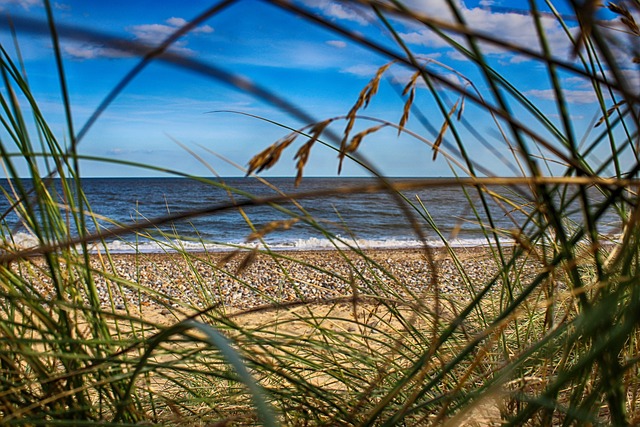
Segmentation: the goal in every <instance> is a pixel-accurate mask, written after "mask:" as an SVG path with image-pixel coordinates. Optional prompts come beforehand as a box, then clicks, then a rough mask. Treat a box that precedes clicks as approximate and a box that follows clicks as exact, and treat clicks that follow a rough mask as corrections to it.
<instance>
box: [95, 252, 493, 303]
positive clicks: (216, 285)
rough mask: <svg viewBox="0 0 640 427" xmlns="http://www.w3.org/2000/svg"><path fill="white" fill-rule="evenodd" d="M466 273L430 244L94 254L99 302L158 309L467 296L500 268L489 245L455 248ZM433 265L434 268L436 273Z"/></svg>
mask: <svg viewBox="0 0 640 427" xmlns="http://www.w3.org/2000/svg"><path fill="white" fill-rule="evenodd" d="M452 250H453V251H454V253H455V256H456V258H457V259H458V260H459V261H460V262H461V265H462V266H463V268H464V271H465V272H466V273H467V274H468V279H469V280H468V281H466V282H465V280H463V278H462V277H461V275H460V273H459V272H458V269H457V268H456V265H455V263H454V262H453V257H452V255H451V253H448V252H447V251H446V250H445V249H443V248H437V249H430V250H428V251H425V250H417V249H407V250H368V251H364V252H363V253H355V252H348V251H347V252H345V251H337V250H320V251H293V252H274V253H270V254H268V253H262V252H261V253H257V252H250V251H243V252H225V253H222V252H209V253H189V254H179V253H162V254H159V253H148V254H112V255H110V258H109V259H108V258H107V257H106V256H104V255H101V254H95V255H93V256H92V263H93V267H94V268H95V269H96V271H100V270H102V271H107V272H108V273H111V274H113V275H114V276H116V277H119V278H121V279H123V280H124V282H118V281H117V280H113V278H109V277H108V276H102V275H100V274H98V275H96V277H95V280H96V284H97V288H98V291H99V293H100V299H101V303H102V305H103V306H105V307H109V306H112V307H113V308H115V309H117V310H121V309H124V308H125V305H126V306H130V307H144V308H148V309H157V310H165V311H166V310H173V309H184V310H187V311H191V310H190V309H204V308H206V307H208V306H212V305H220V306H224V308H225V310H226V311H228V312H230V313H233V312H237V311H243V310H250V309H255V308H256V307H261V306H265V305H282V304H294V303H296V302H314V301H326V300H337V299H341V298H343V299H348V298H352V297H353V296H354V295H357V296H358V297H367V296H384V297H385V298H387V297H388V298H393V297H395V298H397V299H399V300H402V299H405V300H407V299H412V300H415V299H420V298H422V297H425V298H426V297H433V296H434V295H436V294H437V295H438V296H439V297H442V298H446V299H450V300H454V301H458V302H463V301H465V300H468V299H469V298H471V296H472V294H473V293H474V292H475V291H476V290H477V289H478V288H479V287H481V286H482V285H483V284H485V283H486V282H487V281H488V280H489V279H490V278H491V277H492V276H493V275H494V274H495V272H496V271H497V269H496V265H495V262H494V261H493V260H492V258H491V257H490V253H489V251H488V250H487V249H486V248H481V247H460V248H454V249H452ZM434 272H435V274H434Z"/></svg>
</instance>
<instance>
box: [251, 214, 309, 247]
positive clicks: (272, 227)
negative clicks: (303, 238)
mask: <svg viewBox="0 0 640 427" xmlns="http://www.w3.org/2000/svg"><path fill="white" fill-rule="evenodd" d="M296 222H298V218H291V219H286V220H280V221H271V222H270V223H268V224H267V225H265V226H264V227H262V228H261V229H260V230H258V231H255V232H253V233H251V234H250V235H249V237H247V242H254V241H256V240H258V239H261V238H263V237H264V236H266V235H267V234H269V233H272V232H274V231H276V230H278V229H280V230H289V229H290V228H291V227H292V226H293V225H294V224H295V223H296Z"/></svg>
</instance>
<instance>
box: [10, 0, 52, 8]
mask: <svg viewBox="0 0 640 427" xmlns="http://www.w3.org/2000/svg"><path fill="white" fill-rule="evenodd" d="M3 5H17V6H21V7H22V8H23V9H25V10H29V9H30V8H31V7H33V6H42V1H41V0H0V6H3Z"/></svg>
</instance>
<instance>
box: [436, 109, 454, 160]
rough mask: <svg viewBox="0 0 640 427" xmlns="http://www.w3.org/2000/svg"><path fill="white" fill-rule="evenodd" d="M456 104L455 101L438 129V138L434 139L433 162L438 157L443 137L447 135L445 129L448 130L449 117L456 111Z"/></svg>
mask: <svg viewBox="0 0 640 427" xmlns="http://www.w3.org/2000/svg"><path fill="white" fill-rule="evenodd" d="M458 102H459V101H456V103H455V104H453V107H451V110H450V111H449V114H448V115H447V118H446V119H445V121H444V123H443V124H442V127H441V128H440V132H439V133H438V137H437V138H436V140H435V142H434V143H433V147H432V149H433V160H435V159H436V158H437V157H438V151H439V150H440V145H441V144H442V141H443V140H444V135H445V134H446V133H447V129H449V122H450V120H451V117H452V116H453V114H454V113H455V112H456V109H457V108H458Z"/></svg>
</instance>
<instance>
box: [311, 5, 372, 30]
mask: <svg viewBox="0 0 640 427" xmlns="http://www.w3.org/2000/svg"><path fill="white" fill-rule="evenodd" d="M304 3H305V4H306V5H307V6H308V7H312V8H314V9H319V10H320V11H321V12H322V13H323V14H324V15H325V16H328V17H330V18H334V19H340V20H347V21H352V22H356V23H358V24H360V25H367V24H368V23H369V19H368V16H370V12H369V11H368V10H365V9H362V8H358V7H357V6H355V5H350V4H347V3H337V2H335V1H334V0H304Z"/></svg>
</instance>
